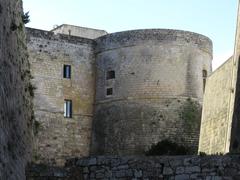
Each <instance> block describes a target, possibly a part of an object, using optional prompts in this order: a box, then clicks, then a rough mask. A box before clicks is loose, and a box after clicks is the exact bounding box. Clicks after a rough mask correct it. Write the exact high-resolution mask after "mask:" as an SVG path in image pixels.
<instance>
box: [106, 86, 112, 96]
mask: <svg viewBox="0 0 240 180" xmlns="http://www.w3.org/2000/svg"><path fill="white" fill-rule="evenodd" d="M106 94H107V96H110V95H112V94H113V88H107V93H106Z"/></svg>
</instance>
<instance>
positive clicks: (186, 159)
mask: <svg viewBox="0 0 240 180" xmlns="http://www.w3.org/2000/svg"><path fill="white" fill-rule="evenodd" d="M239 171H240V157H239V156H206V157H199V156H172V157H164V156H163V157H136V156H132V157H131V156H130V157H117V156H108V157H106V156H105V157H104V156H98V157H91V158H83V159H73V160H70V161H68V163H67V164H66V167H65V168H56V167H55V168H54V167H46V166H44V165H41V166H36V165H32V166H31V167H29V168H28V169H27V176H28V177H27V180H45V179H48V180H55V179H58V180H61V179H64V180H75V179H86V180H87V179H122V180H123V179H129V180H130V179H132V180H136V179H146V180H147V179H149V180H150V179H159V180H188V179H194V180H196V179H197V180H238V179H240V175H239Z"/></svg>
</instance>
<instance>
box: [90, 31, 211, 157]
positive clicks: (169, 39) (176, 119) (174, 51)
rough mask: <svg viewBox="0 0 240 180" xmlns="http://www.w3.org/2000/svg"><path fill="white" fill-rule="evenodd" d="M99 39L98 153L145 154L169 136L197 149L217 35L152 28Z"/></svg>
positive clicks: (94, 143) (94, 142) (95, 144)
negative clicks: (213, 47) (206, 87)
mask: <svg viewBox="0 0 240 180" xmlns="http://www.w3.org/2000/svg"><path fill="white" fill-rule="evenodd" d="M96 41H97V47H96V70H97V71H96V72H97V74H96V101H95V102H96V104H95V112H94V122H93V136H92V147H91V149H92V154H118V155H133V154H134V155H137V154H143V153H144V151H146V150H148V149H149V148H150V146H151V145H152V144H153V143H157V142H159V141H162V140H164V139H168V140H170V141H174V142H176V143H178V144H179V145H184V146H186V147H188V148H189V149H191V150H192V152H196V151H197V146H198V139H199V131H200V119H201V103H202V97H203V92H204V84H205V77H206V75H207V74H210V73H211V61H212V42H211V40H210V39H209V38H207V37H205V36H203V35H200V34H196V33H192V32H187V31H180V30H169V29H149V30H134V31H125V32H119V33H113V34H108V35H106V36H102V37H100V38H98V39H97V40H96Z"/></svg>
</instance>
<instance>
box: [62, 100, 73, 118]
mask: <svg viewBox="0 0 240 180" xmlns="http://www.w3.org/2000/svg"><path fill="white" fill-rule="evenodd" d="M64 117H66V118H71V117H72V100H68V99H65V100H64Z"/></svg>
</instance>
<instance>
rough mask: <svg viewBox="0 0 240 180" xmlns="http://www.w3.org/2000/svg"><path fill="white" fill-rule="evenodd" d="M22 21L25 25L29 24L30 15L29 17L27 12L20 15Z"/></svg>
mask: <svg viewBox="0 0 240 180" xmlns="http://www.w3.org/2000/svg"><path fill="white" fill-rule="evenodd" d="M22 21H23V23H24V24H27V23H29V22H30V15H29V11H28V12H26V13H24V14H22Z"/></svg>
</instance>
